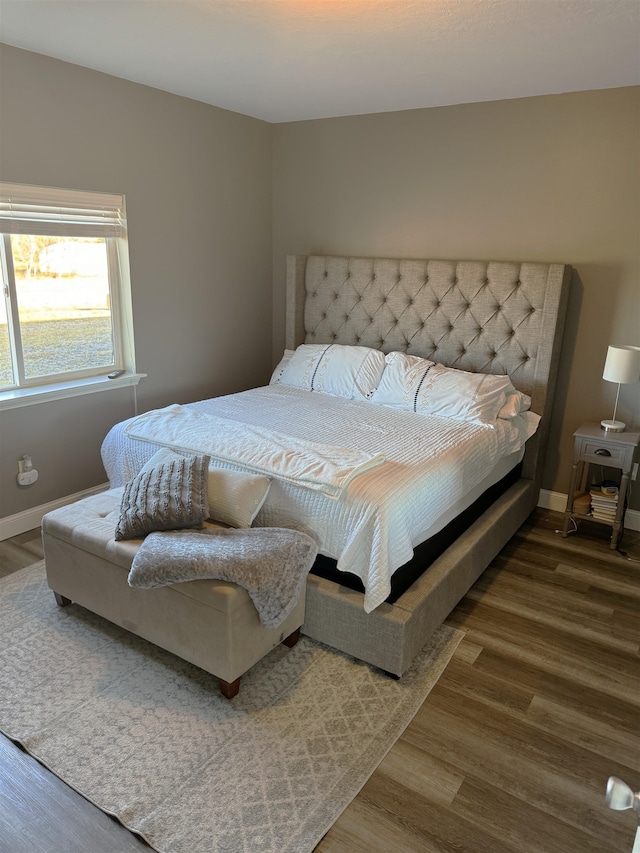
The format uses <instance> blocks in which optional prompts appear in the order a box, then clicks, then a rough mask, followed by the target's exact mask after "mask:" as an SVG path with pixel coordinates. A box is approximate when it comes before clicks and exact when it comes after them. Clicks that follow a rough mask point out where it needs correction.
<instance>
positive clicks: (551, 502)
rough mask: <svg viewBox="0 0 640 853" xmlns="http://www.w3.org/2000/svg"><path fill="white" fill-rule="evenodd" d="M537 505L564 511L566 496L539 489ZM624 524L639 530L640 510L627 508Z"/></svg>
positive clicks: (630, 528)
mask: <svg viewBox="0 0 640 853" xmlns="http://www.w3.org/2000/svg"><path fill="white" fill-rule="evenodd" d="M538 506H539V507H542V508H543V509H551V510H554V511H556V512H564V511H565V509H566V506H567V496H566V495H563V494H562V493H561V492H550V491H548V490H547V489H541V490H540V497H539V498H538ZM624 526H625V527H626V528H627V530H640V511H638V510H637V509H628V510H627V512H626V515H625V517H624Z"/></svg>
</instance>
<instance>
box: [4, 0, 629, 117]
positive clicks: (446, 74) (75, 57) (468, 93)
mask: <svg viewBox="0 0 640 853" xmlns="http://www.w3.org/2000/svg"><path fill="white" fill-rule="evenodd" d="M0 41H2V42H5V43H7V44H11V45H14V46H16V47H20V48H24V49H26V50H31V51H36V52H37V53H43V54H45V55H48V56H52V57H56V58H58V59H62V60H65V61H67V62H72V63H75V64H77V65H83V66H86V67H87V68H92V69H95V70H98V71H104V72H106V73H108V74H113V75H115V76H117V77H123V78H125V79H127V80H132V81H135V82H137V83H144V84H146V85H149V86H153V87H155V88H158V89H164V90H166V91H168V92H173V93H174V94H177V95H184V96H186V97H189V98H194V99H196V100H199V101H204V102H205V103H208V104H214V105H216V106H219V107H223V108H225V109H229V110H233V111H235V112H240V113H244V114H246V115H250V116H254V117H256V118H260V119H264V120H266V121H269V122H283V121H298V120H302V119H314V118H327V117H332V116H342V115H358V114H363V113H376V112H387V111H394V110H405V109H415V108H422V107H433V106H443V105H450V104H461V103H473V102H479V101H493V100H501V99H506V98H519V97H526V96H530V95H542V94H554V93H560V92H574V91H581V90H586V89H603V88H615V87H619V86H629V85H638V84H640V0H0Z"/></svg>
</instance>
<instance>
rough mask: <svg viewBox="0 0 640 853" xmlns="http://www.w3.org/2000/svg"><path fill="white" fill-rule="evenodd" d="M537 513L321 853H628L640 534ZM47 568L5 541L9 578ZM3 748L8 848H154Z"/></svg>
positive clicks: (0, 828) (638, 737) (0, 795)
mask: <svg viewBox="0 0 640 853" xmlns="http://www.w3.org/2000/svg"><path fill="white" fill-rule="evenodd" d="M560 526H561V516H560V515H559V514H557V513H552V512H548V511H545V510H540V509H539V510H536V512H535V513H534V514H533V516H532V517H531V519H530V520H529V521H528V522H527V523H526V524H525V525H524V526H523V528H522V529H521V530H520V531H519V533H518V534H517V535H516V536H515V537H514V538H513V539H512V540H511V541H510V542H509V544H508V545H507V546H506V547H505V548H504V549H503V550H502V552H501V553H500V554H499V555H498V557H497V558H496V559H495V560H494V561H493V563H492V565H491V566H490V567H489V569H487V571H486V572H485V573H484V574H483V576H482V577H481V578H480V580H479V581H478V582H477V583H476V584H475V585H474V586H473V587H472V589H471V590H470V591H469V593H468V594H467V595H466V596H465V598H464V599H463V600H462V601H461V602H460V604H459V605H458V606H457V607H456V609H455V610H454V611H453V612H452V613H451V615H450V616H449V618H448V619H447V623H448V624H450V625H453V626H455V627H456V628H459V629H461V630H463V631H464V632H465V639H464V640H463V641H462V643H461V644H460V646H459V647H458V650H457V652H456V654H455V656H454V658H453V659H452V661H451V662H450V664H449V665H448V667H447V668H446V670H445V672H444V674H443V675H442V677H441V678H440V680H439V681H438V683H437V685H436V686H435V688H434V689H433V690H432V692H431V693H430V695H429V696H428V697H427V699H426V701H425V702H424V704H423V706H422V707H421V709H420V710H419V711H418V713H417V715H416V716H415V718H414V720H413V721H412V723H411V724H410V725H409V727H408V728H407V730H406V731H405V733H404V734H403V736H402V737H401V738H400V740H399V741H398V742H397V744H396V745H395V746H394V747H393V749H392V750H391V751H390V753H389V754H388V756H387V757H386V758H385V759H384V761H383V762H382V763H381V765H380V767H379V768H378V770H377V771H376V772H375V773H374V774H373V776H372V777H371V779H370V780H369V781H368V782H367V784H366V785H365V787H364V788H363V790H362V791H361V792H360V794H359V795H358V797H357V798H356V799H355V800H354V801H353V803H351V805H350V806H349V807H348V808H347V810H346V811H345V812H344V813H343V815H342V816H341V817H340V819H339V820H338V821H337V822H336V824H335V825H334V826H333V827H332V828H331V830H330V831H329V832H328V833H327V835H326V836H325V837H324V839H323V840H322V841H321V842H320V844H319V845H318V847H317V848H316V853H375V851H381V853H382V851H385V853H387V851H394V853H449V851H457V853H631V849H632V846H633V840H634V835H635V831H636V827H637V819H636V817H637V816H636V815H635V814H634V813H633V812H632V811H630V810H629V811H619V812H614V811H611V810H610V809H608V808H607V806H606V803H605V798H604V794H605V788H606V783H607V779H608V777H609V776H619V777H620V778H621V779H623V780H624V781H626V782H627V783H628V784H629V785H631V786H632V788H633V789H634V790H636V791H637V790H639V789H640V618H639V617H640V562H638V560H640V536H639V535H638V534H637V533H630V532H629V531H627V532H626V533H625V536H624V540H623V542H622V544H621V546H620V548H621V550H623V551H624V550H627V551H628V553H629V556H631V557H633V558H635V560H636V561H635V562H634V561H631V560H629V559H627V558H626V557H625V556H624V555H623V554H621V553H619V552H617V551H611V550H610V548H609V539H608V537H609V532H610V530H609V528H607V527H605V526H602V525H596V524H593V523H589V522H582V523H581V525H580V529H579V531H578V533H577V534H574V535H572V536H570V537H569V538H568V539H563V538H562V537H561V536H560V535H559V534H558V533H556V532H555V531H556V530H557V529H558V528H559V527H560ZM41 556H42V552H41V546H40V539H39V531H33V532H31V533H26V534H23V535H21V536H17V537H15V538H14V539H9V540H6V541H5V542H0V576H2V575H6V574H8V573H10V572H12V571H16V570H18V569H19V568H21V567H22V566H25V565H28V564H29V563H32V562H34V561H35V560H37V559H40V558H41ZM148 849H149V848H148V847H146V845H145V844H144V843H143V842H142V841H140V840H139V839H138V838H137V837H136V836H134V835H132V834H131V833H129V832H127V830H125V829H123V828H122V827H121V826H120V825H119V824H118V823H117V822H116V821H114V820H113V819H111V818H109V817H107V816H106V815H104V814H103V813H102V812H100V811H99V810H98V809H96V808H95V807H94V806H93V805H91V804H90V803H88V802H87V801H86V800H84V799H83V798H82V797H81V796H79V795H78V794H76V793H75V792H73V791H71V790H70V789H69V788H67V787H66V786H65V785H64V784H63V783H62V782H60V780H58V779H57V778H56V777H54V776H52V774H50V773H48V771H46V770H45V769H44V768H42V767H40V765H39V764H38V763H37V762H36V761H34V760H33V759H31V758H30V757H29V756H28V755H26V754H25V753H24V752H22V751H21V750H20V749H18V747H16V746H15V745H14V744H12V743H10V742H9V741H7V740H6V739H3V738H1V737H0V851H1V853H5V851H6V853H18V851H25V853H30V851H47V853H57V851H60V853H62V851H64V853H67V851H68V852H69V853H71V851H82V853H127V851H134V850H137V851H138V853H140V851H144V850H148Z"/></svg>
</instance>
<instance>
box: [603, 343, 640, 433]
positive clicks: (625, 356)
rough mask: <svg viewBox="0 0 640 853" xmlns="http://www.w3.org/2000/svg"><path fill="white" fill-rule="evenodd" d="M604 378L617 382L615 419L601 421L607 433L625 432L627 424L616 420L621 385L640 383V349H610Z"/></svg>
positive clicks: (623, 347) (605, 364)
mask: <svg viewBox="0 0 640 853" xmlns="http://www.w3.org/2000/svg"><path fill="white" fill-rule="evenodd" d="M602 378H603V379H606V380H607V382H617V383H618V391H617V393H616V404H615V406H614V408H613V418H612V419H611V420H610V421H600V426H601V427H602V429H603V430H605V432H624V430H625V426H626V424H624V423H623V422H622V421H617V420H616V412H617V411H618V399H619V397H620V385H628V384H629V383H632V382H640V347H631V346H629V347H627V346H622V347H609V349H608V350H607V358H606V361H605V363H604V371H603V373H602Z"/></svg>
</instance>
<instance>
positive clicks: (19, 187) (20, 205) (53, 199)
mask: <svg viewBox="0 0 640 853" xmlns="http://www.w3.org/2000/svg"><path fill="white" fill-rule="evenodd" d="M126 231H127V220H126V214H125V205H124V196H121V195H113V194H109V193H97V192H84V191H82V190H64V189H55V188H53V187H36V186H27V185H24V184H9V183H2V182H0V233H5V234H47V235H54V236H62V237H64V236H66V237H124V236H126Z"/></svg>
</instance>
